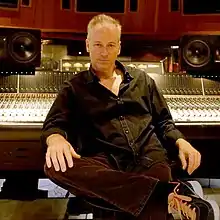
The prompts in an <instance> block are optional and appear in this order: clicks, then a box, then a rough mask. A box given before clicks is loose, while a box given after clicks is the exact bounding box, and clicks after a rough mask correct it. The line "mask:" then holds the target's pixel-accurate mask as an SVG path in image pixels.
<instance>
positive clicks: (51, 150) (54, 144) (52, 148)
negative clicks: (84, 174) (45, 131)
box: [46, 134, 80, 172]
mask: <svg viewBox="0 0 220 220" xmlns="http://www.w3.org/2000/svg"><path fill="white" fill-rule="evenodd" d="M47 145H48V148H47V153H46V164H47V166H48V168H50V167H51V165H52V163H53V166H54V168H55V170H56V171H59V170H60V169H61V171H62V172H65V171H66V163H65V159H66V160H67V164H68V166H69V167H70V168H71V167H73V157H74V158H77V159H79V158H80V155H78V154H77V153H76V152H75V150H74V149H73V147H72V146H71V144H70V143H69V142H68V141H67V140H66V139H65V138H64V137H63V136H62V135H60V134H52V135H50V136H49V137H48V138H47ZM51 162H52V163H51Z"/></svg>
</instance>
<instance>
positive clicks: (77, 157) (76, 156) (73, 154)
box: [70, 146, 81, 159]
mask: <svg viewBox="0 0 220 220" xmlns="http://www.w3.org/2000/svg"><path fill="white" fill-rule="evenodd" d="M70 152H71V155H72V156H73V157H74V158H76V159H79V158H81V156H80V155H79V154H77V153H76V151H75V150H74V149H73V147H72V146H71V147H70Z"/></svg>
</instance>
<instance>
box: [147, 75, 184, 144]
mask: <svg viewBox="0 0 220 220" xmlns="http://www.w3.org/2000/svg"><path fill="white" fill-rule="evenodd" d="M150 99H151V107H152V120H153V125H154V126H155V129H156V133H157V135H158V136H159V138H160V139H161V140H162V142H163V143H164V144H166V145H168V146H170V145H174V144H175V142H176V141H177V139H179V138H184V139H185V137H184V135H183V134H182V133H181V132H180V131H179V130H178V129H177V128H176V126H175V123H174V121H173V119H172V116H171V113H170V110H169V107H168V105H167V103H166V101H165V98H164V97H163V95H162V94H161V93H160V91H159V89H158V88H157V86H156V84H155V81H154V80H153V79H151V78H150Z"/></svg>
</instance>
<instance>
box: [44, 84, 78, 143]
mask: <svg viewBox="0 0 220 220" xmlns="http://www.w3.org/2000/svg"><path fill="white" fill-rule="evenodd" d="M74 100H75V98H74V92H73V88H72V86H71V84H70V83H69V82H65V83H64V85H63V87H62V89H61V90H60V92H59V93H58V95H57V97H56V99H55V101H54V102H53V104H52V106H51V108H50V110H49V112H48V114H47V117H46V119H45V121H44V123H43V128H42V134H41V143H42V145H43V146H46V139H47V137H49V136H50V135H52V134H60V135H62V136H63V137H64V138H65V139H68V133H69V130H70V121H71V118H72V116H73V115H74V111H73V110H74V103H75V102H74Z"/></svg>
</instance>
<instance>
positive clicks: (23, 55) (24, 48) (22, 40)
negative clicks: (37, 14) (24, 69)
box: [8, 32, 39, 63]
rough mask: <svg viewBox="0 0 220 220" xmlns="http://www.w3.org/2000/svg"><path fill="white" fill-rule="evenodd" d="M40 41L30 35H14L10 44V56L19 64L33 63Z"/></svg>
mask: <svg viewBox="0 0 220 220" xmlns="http://www.w3.org/2000/svg"><path fill="white" fill-rule="evenodd" d="M37 42H38V40H37V39H36V38H35V37H34V36H33V35H32V34H29V33H22V32H20V33H16V34H14V35H13V36H12V37H11V39H10V41H9V44H8V49H9V54H10V55H11V57H12V58H13V59H15V60H16V61H17V62H19V63H27V62H31V61H32V60H33V59H35V58H36V56H37V55H38V53H39V51H38V49H37Z"/></svg>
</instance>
